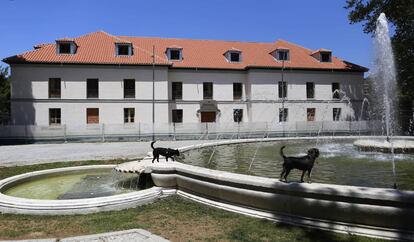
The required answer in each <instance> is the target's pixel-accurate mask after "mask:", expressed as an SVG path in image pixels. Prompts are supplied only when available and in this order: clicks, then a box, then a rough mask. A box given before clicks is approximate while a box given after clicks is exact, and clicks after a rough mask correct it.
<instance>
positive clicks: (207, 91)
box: [203, 82, 213, 99]
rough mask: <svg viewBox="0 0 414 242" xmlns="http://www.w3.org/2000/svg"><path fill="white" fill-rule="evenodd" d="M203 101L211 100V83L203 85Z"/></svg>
mask: <svg viewBox="0 0 414 242" xmlns="http://www.w3.org/2000/svg"><path fill="white" fill-rule="evenodd" d="M203 99H213V83H212V82H204V83H203Z"/></svg>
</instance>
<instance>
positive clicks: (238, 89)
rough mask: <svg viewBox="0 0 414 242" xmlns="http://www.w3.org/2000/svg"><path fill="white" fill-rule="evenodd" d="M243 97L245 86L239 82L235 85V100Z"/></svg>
mask: <svg viewBox="0 0 414 242" xmlns="http://www.w3.org/2000/svg"><path fill="white" fill-rule="evenodd" d="M242 95H243V84H242V83H239V82H235V83H233V100H240V99H242Z"/></svg>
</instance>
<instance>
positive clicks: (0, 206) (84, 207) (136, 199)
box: [0, 165, 162, 215]
mask: <svg viewBox="0 0 414 242" xmlns="http://www.w3.org/2000/svg"><path fill="white" fill-rule="evenodd" d="M115 167H116V165H93V166H78V167H67V168H58V169H49V170H42V171H35V172H29V173H25V174H21V175H17V176H13V177H9V178H6V179H3V180H1V181H0V213H16V214H31V215H66V214H86V213H95V212H101V211H110V210H121V209H125V208H130V207H136V206H138V205H141V204H145V203H148V202H151V201H153V200H154V199H156V198H158V197H160V196H161V195H162V189H161V188H159V187H152V188H149V189H144V190H140V191H129V192H126V193H121V194H116V195H106V196H101V197H94V198H81V199H61V200H50V199H30V198H22V197H16V196H9V195H6V194H4V193H3V192H7V191H8V190H10V189H12V188H13V187H15V186H19V185H20V184H22V183H26V182H28V181H32V180H38V179H39V177H54V176H57V175H59V174H71V173H72V174H73V173H76V172H81V173H82V172H96V171H105V170H106V171H110V170H112V169H114V168H115Z"/></svg>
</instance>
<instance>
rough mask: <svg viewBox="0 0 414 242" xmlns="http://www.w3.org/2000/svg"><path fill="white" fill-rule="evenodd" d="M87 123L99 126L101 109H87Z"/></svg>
mask: <svg viewBox="0 0 414 242" xmlns="http://www.w3.org/2000/svg"><path fill="white" fill-rule="evenodd" d="M86 123H87V124H99V108H87V109H86Z"/></svg>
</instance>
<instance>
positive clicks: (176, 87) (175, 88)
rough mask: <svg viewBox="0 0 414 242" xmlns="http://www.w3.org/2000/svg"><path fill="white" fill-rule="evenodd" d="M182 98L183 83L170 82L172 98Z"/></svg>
mask: <svg viewBox="0 0 414 242" xmlns="http://www.w3.org/2000/svg"><path fill="white" fill-rule="evenodd" d="M181 99H183V83H182V82H173V83H172V100H181Z"/></svg>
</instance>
